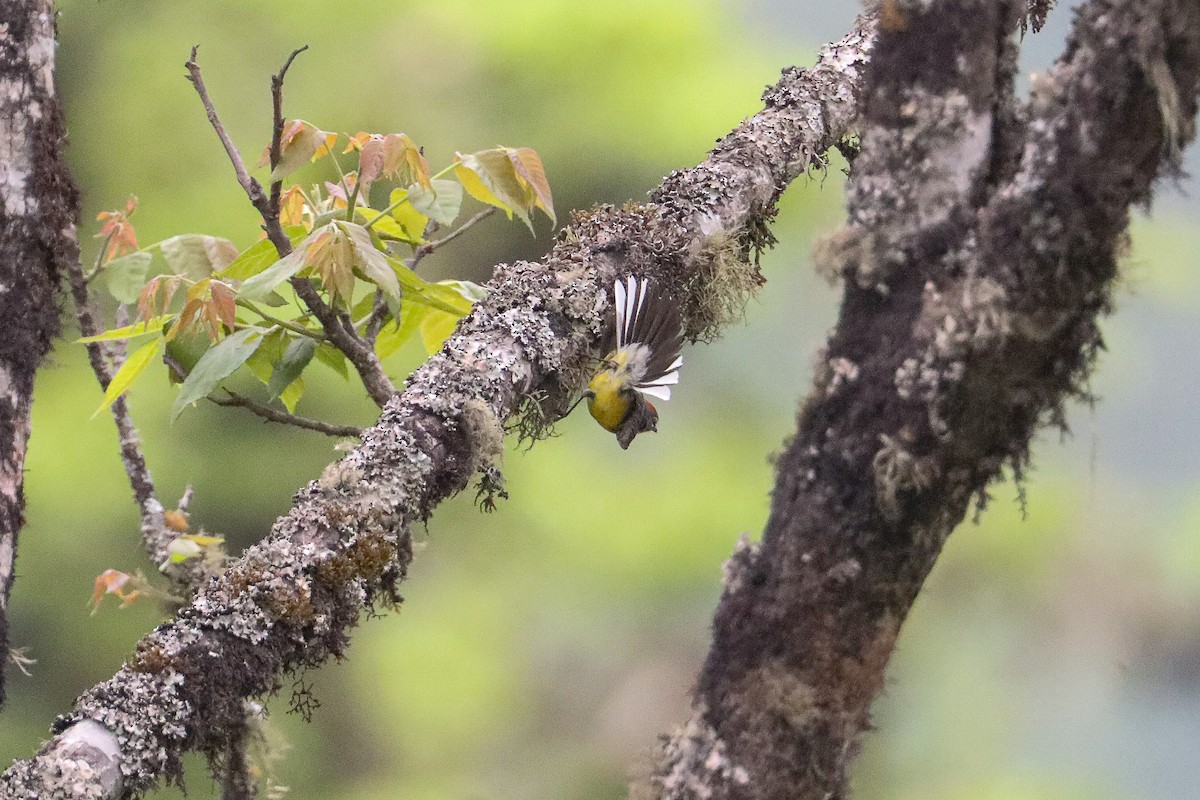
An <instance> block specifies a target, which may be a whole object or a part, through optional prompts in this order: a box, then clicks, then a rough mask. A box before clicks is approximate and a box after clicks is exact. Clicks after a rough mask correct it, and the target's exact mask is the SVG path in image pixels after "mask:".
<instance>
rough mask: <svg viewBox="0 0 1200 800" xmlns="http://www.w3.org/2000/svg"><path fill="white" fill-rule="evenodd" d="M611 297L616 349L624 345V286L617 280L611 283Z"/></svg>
mask: <svg viewBox="0 0 1200 800" xmlns="http://www.w3.org/2000/svg"><path fill="white" fill-rule="evenodd" d="M613 297H614V299H615V301H616V302H615V306H616V311H617V349H618V350H620V349H621V348H622V347H624V346H625V314H626V309H625V302H626V300H625V286H624V285H623V284H622V283H621V282H620V281H617V282H616V283H614V284H613Z"/></svg>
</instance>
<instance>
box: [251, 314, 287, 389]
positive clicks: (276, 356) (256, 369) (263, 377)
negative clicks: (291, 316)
mask: <svg viewBox="0 0 1200 800" xmlns="http://www.w3.org/2000/svg"><path fill="white" fill-rule="evenodd" d="M288 341H289V334H288V332H287V331H285V330H283V329H282V328H274V329H273V330H271V331H270V332H269V333H268V334H267V335H265V336H263V338H262V343H261V344H259V346H258V349H257V350H255V351H254V355H252V356H250V357H249V358H248V359H246V367H247V368H248V369H249V370H250V371H251V372H253V373H254V377H256V378H258V379H259V380H260V381H262V383H263V385H264V386H266V385H268V384H270V383H271V376H272V375H274V374H275V365H276V364H278V363H279V360H280V359H281V358H283V351H284V350H285V349H286V348H287V346H288Z"/></svg>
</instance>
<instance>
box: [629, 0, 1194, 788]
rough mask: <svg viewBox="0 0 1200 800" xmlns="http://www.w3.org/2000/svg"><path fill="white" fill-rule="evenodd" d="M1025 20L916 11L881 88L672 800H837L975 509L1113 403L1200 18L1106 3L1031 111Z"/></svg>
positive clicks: (680, 742) (895, 30)
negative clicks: (1109, 347) (1020, 48)
mask: <svg viewBox="0 0 1200 800" xmlns="http://www.w3.org/2000/svg"><path fill="white" fill-rule="evenodd" d="M1023 12H1024V9H1023V8H1022V7H1021V5H1020V4H1019V3H1016V2H995V0H958V1H956V2H950V1H949V0H946V1H944V2H932V3H929V2H895V3H892V4H890V11H889V14H886V15H884V16H883V18H882V22H883V25H882V30H881V33H880V37H879V41H878V43H877V45H876V48H875V51H874V53H873V55H872V59H871V63H870V65H869V66H868V70H867V78H866V82H867V85H866V88H865V90H864V93H865V96H864V100H863V113H862V119H861V122H860V131H861V142H862V153H861V155H860V156H859V157H858V158H857V160H856V161H855V162H854V165H853V170H852V178H851V181H850V186H849V189H850V191H849V219H850V221H849V224H848V226H847V227H846V228H845V229H844V230H843V231H842V232H841V233H840V234H839V235H837V236H836V237H834V239H833V241H832V243H831V244H830V245H829V246H828V247H827V248H826V250H825V259H826V262H827V263H826V264H825V265H824V266H825V267H826V269H834V270H836V271H837V272H838V273H840V274H841V275H842V277H843V279H844V282H845V290H844V295H843V301H842V308H841V316H840V320H839V322H838V324H837V327H836V328H835V330H834V331H833V333H832V335H831V337H830V339H829V342H828V344H827V346H826V351H825V353H824V357H823V362H824V366H823V368H822V369H820V370H819V373H818V375H817V377H816V380H815V385H814V387H813V390H812V393H811V394H810V396H809V398H808V400H807V402H806V403H805V405H804V407H803V408H802V410H801V412H800V416H799V421H798V430H797V432H796V434H795V435H794V436H793V437H792V438H791V439H790V440H789V441H788V442H787V443H786V449H785V452H784V453H783V455H782V457H781V458H780V459H779V461H778V467H777V475H776V483H775V488H774V493H773V502H772V510H771V515H770V518H769V519H768V522H767V525H766V529H765V531H764V533H763V537H762V541H761V544H759V545H750V544H749V542H743V543H742V545H741V546H739V549H738V550H737V551H736V552H735V553H734V555H733V557H732V558H731V559H730V561H729V563H728V564H727V570H726V576H727V580H726V586H725V591H724V594H723V597H722V599H721V601H720V603H719V606H718V608H717V611H716V616H715V619H714V625H713V642H712V646H711V649H710V651H709V654H708V657H707V660H706V662H705V664H704V668H703V671H702V672H701V675H700V678H699V681H698V685H697V688H696V691H695V694H694V716H693V718H692V719H691V721H690V722H689V723H688V724H687V726H686V727H685V728H684V729H683V730H681V731H678V732H677V733H676V734H675V735H674V736H673V737H672V738H671V739H670V740H669V741H668V742H667V743H666V744H665V747H664V751H663V754H662V759H661V761H660V763H659V765H658V767H657V769H656V771H655V773H654V775H653V779H652V783H651V788H652V789H653V792H654V794H655V795H657V796H659V797H668V798H696V799H697V800H699V799H700V798H703V799H704V800H719V799H720V798H739V799H741V798H747V799H748V798H755V800H776V799H777V800H784V798H787V800H818V799H819V800H828V799H829V798H842V797H846V796H847V794H848V789H847V780H846V774H847V766H848V764H849V763H850V761H851V759H852V758H853V757H854V755H855V753H856V750H857V742H858V738H859V736H860V734H861V733H862V732H863V731H865V730H868V729H869V725H870V719H869V707H870V704H871V702H872V701H873V699H874V698H875V696H876V695H877V694H878V692H879V690H880V688H881V687H882V685H883V678H884V670H885V667H886V665H887V662H888V659H889V657H890V655H891V653H892V650H893V646H894V644H895V641H896V637H897V634H898V633H899V630H900V626H901V624H902V623H903V621H904V619H905V617H906V616H907V614H908V611H909V609H910V608H911V606H912V603H913V600H914V599H915V598H916V596H917V593H918V591H919V590H920V588H921V585H922V583H923V581H924V579H925V577H926V575H927V574H928V573H929V570H930V569H931V568H932V566H933V563H934V560H935V559H936V558H937V555H938V553H939V552H940V551H941V548H942V545H943V543H944V542H945V540H946V537H947V536H948V535H949V534H950V532H951V530H952V529H953V528H954V527H955V526H956V525H957V524H958V523H959V522H961V521H962V519H963V518H964V516H965V514H966V512H967V510H968V507H969V506H970V504H971V502H972V500H973V499H975V500H977V501H978V502H979V503H980V504H982V503H984V502H985V501H986V498H987V487H988V486H989V485H990V484H991V483H992V482H993V481H995V480H997V479H998V478H999V477H1000V476H1001V470H1002V469H1003V468H1004V467H1005V466H1006V465H1007V466H1009V467H1011V469H1012V471H1013V473H1014V474H1015V476H1016V478H1017V480H1020V479H1021V475H1022V472H1023V470H1024V468H1025V467H1026V465H1027V464H1028V461H1029V457H1030V449H1029V448H1030V445H1031V441H1032V439H1033V436H1034V434H1035V432H1036V431H1037V429H1038V427H1039V425H1040V424H1042V423H1045V422H1050V423H1052V424H1056V425H1059V426H1063V425H1064V422H1063V419H1064V411H1063V405H1064V403H1065V402H1067V401H1069V400H1070V399H1072V398H1084V399H1087V380H1088V375H1089V373H1090V371H1091V369H1092V366H1093V363H1094V360H1095V355H1096V353H1097V351H1098V350H1099V349H1100V348H1101V347H1102V341H1101V336H1100V332H1099V329H1098V327H1097V322H1098V318H1099V317H1100V316H1101V315H1102V314H1103V313H1105V312H1106V311H1107V310H1108V309H1109V307H1110V300H1111V293H1112V290H1113V280H1114V278H1115V276H1116V274H1117V262H1118V258H1119V256H1120V253H1121V251H1122V247H1123V243H1124V241H1125V237H1126V227H1127V224H1128V214H1129V207H1130V205H1131V204H1134V203H1147V202H1149V200H1150V198H1151V189H1152V185H1153V182H1154V180H1155V178H1156V177H1158V176H1160V175H1164V174H1166V175H1169V174H1170V173H1171V172H1172V170H1174V169H1177V167H1178V155H1179V151H1180V148H1181V147H1182V145H1183V144H1184V143H1185V142H1187V141H1188V140H1190V139H1191V138H1192V137H1193V136H1194V134H1195V115H1196V105H1197V91H1198V89H1200V4H1197V3H1196V2H1195V0H1148V1H1146V2H1143V1H1142V0H1092V2H1089V3H1086V4H1085V5H1084V6H1083V7H1082V8H1081V9H1080V12H1079V15H1078V17H1077V19H1076V21H1075V25H1074V29H1073V32H1072V34H1071V38H1070V41H1069V44H1068V46H1067V50H1066V53H1065V55H1064V56H1063V57H1062V58H1061V59H1060V60H1059V62H1058V63H1057V65H1056V66H1055V67H1054V68H1053V69H1052V70H1051V71H1050V72H1049V73H1048V74H1047V75H1044V76H1040V77H1038V78H1037V79H1035V81H1034V86H1033V91H1032V96H1031V98H1030V100H1029V102H1028V103H1027V104H1018V103H1017V102H1016V101H1015V100H1014V95H1013V77H1014V72H1015V68H1016V44H1015V36H1014V34H1015V31H1017V30H1018V28H1020V27H1021V24H1022V16H1023Z"/></svg>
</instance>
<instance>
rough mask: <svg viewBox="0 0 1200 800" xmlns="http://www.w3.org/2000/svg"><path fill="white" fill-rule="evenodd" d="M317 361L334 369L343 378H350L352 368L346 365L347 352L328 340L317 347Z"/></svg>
mask: <svg viewBox="0 0 1200 800" xmlns="http://www.w3.org/2000/svg"><path fill="white" fill-rule="evenodd" d="M317 361H320V362H321V363H322V364H324V365H325V366H327V367H329V368H330V369H332V370H333V371H334V372H336V373H337V374H338V375H341V376H342V379H343V380H350V369H349V367H348V366H347V365H346V354H345V353H343V352H342V351H341V350H338V349H337V348H336V347H334V346H333V345H331V344H329V343H328V342H321V344H320V345H318V347H317Z"/></svg>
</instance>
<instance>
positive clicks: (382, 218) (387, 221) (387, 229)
mask: <svg viewBox="0 0 1200 800" xmlns="http://www.w3.org/2000/svg"><path fill="white" fill-rule="evenodd" d="M354 213H355V217H356V219H361V220H362V221H363V222H371V221H372V220H375V221H374V222H373V223H372V224H371V230H372V231H374V232H375V233H376V234H378V235H380V236H387V237H389V238H392V239H399V240H400V241H402V242H406V243H408V244H420V243H421V240H420V237H414V236H412V235H410V234H409V232H408V231H407V230H405V228H404V227H403V226H402V225H401V224H400V223H399V222H397V221H396V219H395V218H394V217H391V216H389V215H387V214H381V213H380V212H379V211H376V210H375V209H373V208H358V209H355V211H354Z"/></svg>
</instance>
